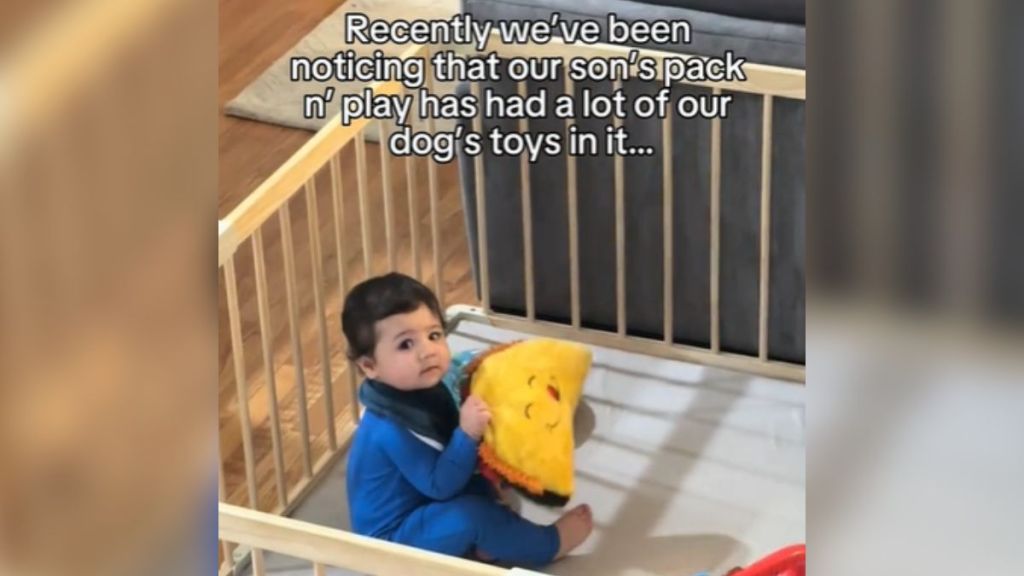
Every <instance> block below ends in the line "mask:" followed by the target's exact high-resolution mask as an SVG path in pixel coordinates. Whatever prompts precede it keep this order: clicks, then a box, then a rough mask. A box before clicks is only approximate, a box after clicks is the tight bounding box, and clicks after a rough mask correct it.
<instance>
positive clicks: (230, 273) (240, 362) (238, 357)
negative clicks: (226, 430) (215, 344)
mask: <svg viewBox="0 0 1024 576" xmlns="http://www.w3.org/2000/svg"><path fill="white" fill-rule="evenodd" d="M224 284H225V287H226V289H227V298H228V323H229V325H230V330H231V356H232V359H233V360H234V363H235V393H236V397H237V400H238V420H239V422H241V426H242V452H243V454H244V456H245V485H246V488H247V489H248V494H249V505H250V506H252V507H253V508H256V507H258V506H259V500H258V499H257V495H256V468H255V462H256V460H255V457H254V455H253V447H252V421H251V420H250V418H249V384H248V382H247V381H246V379H245V378H246V376H245V348H244V345H243V343H242V342H243V341H242V320H241V318H240V317H239V314H240V313H239V310H238V280H237V278H236V277H235V260H234V258H228V260H227V261H226V262H224Z"/></svg>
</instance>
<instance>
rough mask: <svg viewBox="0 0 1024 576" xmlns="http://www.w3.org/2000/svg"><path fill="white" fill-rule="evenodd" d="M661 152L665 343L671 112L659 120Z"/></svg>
mask: <svg viewBox="0 0 1024 576" xmlns="http://www.w3.org/2000/svg"><path fill="white" fill-rule="evenodd" d="M661 154H662V158H661V185H662V190H661V192H662V204H663V205H662V226H663V227H664V230H663V233H664V239H663V240H664V245H663V256H664V261H663V262H662V270H663V272H662V273H663V274H664V277H663V285H662V291H663V293H664V304H663V308H664V310H663V312H664V314H665V319H664V320H665V323H664V332H665V334H664V338H665V342H666V343H668V344H671V343H672V340H673V337H674V333H673V332H674V330H673V321H674V318H673V310H672V301H673V294H672V268H673V263H672V243H673V241H674V238H673V234H672V194H673V193H674V191H673V189H672V188H673V182H672V114H667V115H666V116H665V118H664V119H662V121H661Z"/></svg>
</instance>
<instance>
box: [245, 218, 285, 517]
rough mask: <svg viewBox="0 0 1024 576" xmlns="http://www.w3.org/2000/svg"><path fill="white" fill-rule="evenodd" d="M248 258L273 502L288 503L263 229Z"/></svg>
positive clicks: (255, 234) (254, 239) (254, 237)
mask: <svg viewBox="0 0 1024 576" xmlns="http://www.w3.org/2000/svg"><path fill="white" fill-rule="evenodd" d="M252 260H253V265H254V267H255V271H256V303H257V306H256V309H257V312H258V314H259V319H260V343H261V344H262V352H263V371H264V377H265V379H266V389H267V397H268V398H269V399H270V403H269V405H268V410H269V412H270V443H271V449H272V450H273V453H274V477H275V480H276V483H277V501H278V502H279V503H280V504H281V506H287V505H288V489H287V485H286V483H285V476H284V473H285V468H284V451H283V450H282V447H281V418H280V411H279V410H278V405H277V382H276V380H275V378H274V345H273V336H274V332H273V329H272V328H271V325H270V298H269V295H268V292H269V290H268V289H267V264H266V257H265V256H264V253H263V232H262V229H260V228H257V229H256V230H254V231H253V233H252Z"/></svg>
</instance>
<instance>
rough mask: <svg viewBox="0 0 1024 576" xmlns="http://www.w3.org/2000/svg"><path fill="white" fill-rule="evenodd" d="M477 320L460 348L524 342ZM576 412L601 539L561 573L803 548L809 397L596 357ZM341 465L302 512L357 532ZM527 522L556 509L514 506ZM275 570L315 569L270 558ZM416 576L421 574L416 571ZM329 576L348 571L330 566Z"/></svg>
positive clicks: (665, 566) (290, 573) (670, 566)
mask: <svg viewBox="0 0 1024 576" xmlns="http://www.w3.org/2000/svg"><path fill="white" fill-rule="evenodd" d="M527 337H528V336H525V335H523V334H520V333H516V332H510V331H507V330H499V329H496V328H492V327H490V326H485V325H482V324H479V323H476V322H471V321H465V322H462V323H461V324H460V325H459V326H458V329H457V331H456V332H454V333H453V334H452V335H451V336H450V337H449V343H450V345H451V347H452V350H453V351H460V350H466V349H472V348H483V347H487V346H490V345H492V344H495V343H500V342H507V341H511V340H516V339H522V338H527ZM593 351H594V362H593V367H592V369H591V372H590V374H589V376H588V378H587V381H586V384H585V388H584V397H583V399H582V401H581V403H580V407H579V409H578V411H577V416H576V444H577V450H576V455H575V465H576V494H575V495H574V497H573V499H572V501H571V502H570V503H569V506H573V505H575V504H577V503H589V504H590V505H591V507H592V508H593V511H594V521H595V530H594V533H593V534H592V535H591V537H590V538H589V540H588V541H587V542H586V543H585V544H584V545H583V546H582V547H581V548H579V549H578V550H577V551H575V552H574V554H573V555H571V556H570V557H569V558H566V559H565V560H562V561H561V562H558V563H556V564H553V565H551V566H549V567H548V568H547V569H545V570H544V571H545V572H547V573H550V574H559V575H566V576H569V575H580V576H582V575H587V576H590V575H605V574H608V575H623V576H625V575H628V576H647V575H652V576H653V575H659V576H660V575H666V576H668V575H672V576H679V575H687V574H694V573H697V572H700V571H703V570H709V571H711V572H712V573H713V574H714V573H722V572H724V571H725V570H727V569H728V568H730V567H733V566H737V565H744V564H748V563H750V562H751V561H753V560H755V559H757V558H758V557H760V556H763V555H765V554H767V553H769V552H771V551H773V550H775V549H777V548H780V547H783V546H786V545H789V544H794V543H800V542H803V541H804V539H805V531H804V530H805V529H804V526H805V467H804V462H805V447H806V446H805V425H804V398H805V393H804V392H805V389H804V387H803V386H802V385H800V384H794V383H790V382H783V381H778V380H771V379H767V378H762V377H757V376H751V375H746V374H742V373H737V372H731V371H727V370H720V369H715V368H708V367H705V366H700V365H696V364H688V363H685V362H678V361H673V360H664V359H661V358H655V357H650V356H645V355H641V354H632V353H627V352H621V351H618V350H611V349H605V348H596V347H595V348H593ZM345 464H346V461H345V459H344V458H342V459H340V460H339V461H338V463H337V464H336V465H335V467H334V469H332V470H331V471H330V472H329V474H328V475H327V476H326V477H325V478H324V480H322V481H321V482H320V484H319V485H318V486H317V488H316V490H315V491H314V492H313V493H312V494H311V495H310V496H309V498H308V499H307V500H306V501H305V502H304V503H303V505H302V506H301V507H300V508H299V509H298V510H297V511H296V512H295V514H293V517H295V518H299V519H302V520H306V521H309V522H314V523H317V524H321V525H325V526H330V527H335V528H341V529H345V530H347V529H349V522H348V507H347V504H346V492H345V480H344V478H345ZM517 504H518V506H519V507H520V510H521V512H522V514H523V515H524V516H526V517H527V518H530V519H531V520H534V521H536V522H545V523H546V522H551V521H553V520H554V519H555V518H557V516H558V510H551V509H545V508H543V507H540V506H537V505H535V504H533V503H531V502H528V501H525V500H522V499H517ZM267 568H268V570H267V573H268V574H274V575H275V576H298V575H300V574H302V575H305V574H311V573H312V571H311V568H310V566H309V564H308V563H305V562H303V561H300V560H297V559H294V558H288V557H282V556H278V555H269V556H268V557H267ZM409 573H410V574H413V573H415V569H414V568H411V569H410V572H409ZM328 574H336V575H345V574H350V572H346V571H342V570H336V569H328Z"/></svg>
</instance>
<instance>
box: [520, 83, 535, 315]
mask: <svg viewBox="0 0 1024 576" xmlns="http://www.w3.org/2000/svg"><path fill="white" fill-rule="evenodd" d="M518 88H519V96H520V97H521V98H523V99H524V100H525V99H526V82H525V81H522V82H519V86H518ZM529 130H530V121H529V120H528V119H526V118H520V119H519V132H520V133H521V134H526V133H527V132H529ZM519 185H520V192H521V193H522V208H523V278H524V281H525V286H524V288H525V293H526V317H527V318H528V319H530V320H533V319H534V318H536V317H537V302H536V287H535V286H534V283H533V199H532V198H531V193H530V158H529V156H528V155H527V154H520V155H519Z"/></svg>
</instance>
